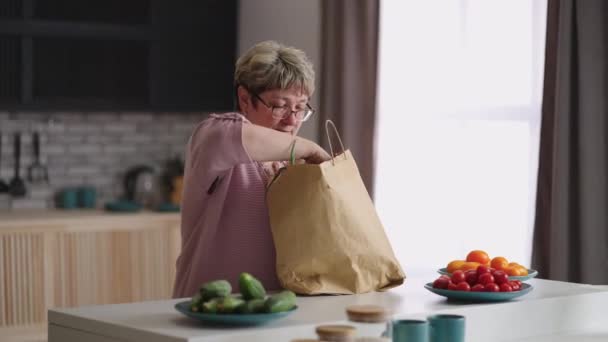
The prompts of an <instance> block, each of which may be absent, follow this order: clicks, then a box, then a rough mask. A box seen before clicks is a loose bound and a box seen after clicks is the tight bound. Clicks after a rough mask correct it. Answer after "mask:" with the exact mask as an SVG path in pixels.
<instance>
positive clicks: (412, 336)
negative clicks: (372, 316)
mask: <svg viewBox="0 0 608 342" xmlns="http://www.w3.org/2000/svg"><path fill="white" fill-rule="evenodd" d="M393 342H429V322H427V321H422V320H416V319H402V320H397V321H394V322H393Z"/></svg>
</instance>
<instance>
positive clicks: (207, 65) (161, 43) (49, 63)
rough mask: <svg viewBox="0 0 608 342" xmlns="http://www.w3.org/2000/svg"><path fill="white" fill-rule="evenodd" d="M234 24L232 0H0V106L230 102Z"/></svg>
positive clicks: (228, 105)
mask: <svg viewBox="0 0 608 342" xmlns="http://www.w3.org/2000/svg"><path fill="white" fill-rule="evenodd" d="M236 34H237V2H236V0H180V1H164V0H130V1H123V0H88V1H81V0H55V1H47V0H2V1H1V2H0V51H2V53H0V110H2V109H4V110H63V109H65V110H82V111H87V110H104V109H108V110H146V111H150V110H152V111H154V110H163V111H169V110H170V111H181V110H185V111H201V110H202V111H225V110H230V109H232V107H233V106H232V104H233V101H232V95H233V89H232V88H233V85H232V76H233V70H234V62H235V60H236V42H237V39H236Z"/></svg>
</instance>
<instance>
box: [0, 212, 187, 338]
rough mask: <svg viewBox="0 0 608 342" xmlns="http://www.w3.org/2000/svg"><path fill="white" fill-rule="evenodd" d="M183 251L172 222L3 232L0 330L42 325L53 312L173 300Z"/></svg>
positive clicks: (71, 226) (0, 252)
mask: <svg viewBox="0 0 608 342" xmlns="http://www.w3.org/2000/svg"><path fill="white" fill-rule="evenodd" d="M96 225H98V226H96ZM179 248H180V235H179V223H178V222H171V221H158V222H146V223H145V224H142V225H134V224H133V222H127V223H124V224H123V223H120V222H113V223H112V224H111V226H108V225H107V223H99V224H95V223H93V224H92V225H87V227H82V226H77V225H65V226H62V227H48V229H40V227H37V228H36V229H33V230H32V231H30V232H28V231H22V230H20V231H12V232H10V231H9V232H6V231H5V232H0V276H1V277H2V281H1V282H0V299H1V300H0V328H2V327H5V326H14V325H26V324H39V323H44V322H46V312H47V309H48V308H54V307H74V306H82V305H97V304H114V303H126V302H137V301H146V300H157V299H168V298H171V292H172V288H173V280H174V277H175V260H176V259H177V256H178V253H179Z"/></svg>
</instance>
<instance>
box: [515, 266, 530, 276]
mask: <svg viewBox="0 0 608 342" xmlns="http://www.w3.org/2000/svg"><path fill="white" fill-rule="evenodd" d="M517 268H518V269H519V275H520V276H527V275H528V269H527V268H525V267H524V266H522V265H519V266H517Z"/></svg>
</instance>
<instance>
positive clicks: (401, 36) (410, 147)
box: [375, 0, 546, 270]
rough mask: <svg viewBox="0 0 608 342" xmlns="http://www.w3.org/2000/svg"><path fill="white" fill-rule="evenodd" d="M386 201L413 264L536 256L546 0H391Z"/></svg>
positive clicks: (380, 141)
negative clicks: (475, 255) (481, 254)
mask: <svg viewBox="0 0 608 342" xmlns="http://www.w3.org/2000/svg"><path fill="white" fill-rule="evenodd" d="M380 18H381V23H380V44H379V74H378V124H377V132H376V133H377V137H378V138H377V164H376V179H375V189H376V193H375V203H376V207H377V209H378V213H379V215H380V217H381V219H382V221H383V223H384V226H385V229H386V231H387V235H388V236H389V238H390V239H391V241H392V244H393V248H394V250H395V253H396V254H397V257H398V258H399V260H400V261H401V262H402V264H403V266H404V267H405V269H406V270H408V269H409V270H412V269H435V268H438V267H444V266H445V264H446V263H447V262H448V261H450V260H453V259H463V258H464V257H465V256H466V253H467V252H468V251H470V250H472V249H484V250H486V251H487V252H488V253H489V254H490V256H499V255H502V256H505V257H507V258H508V259H510V260H513V261H517V262H520V263H522V264H525V265H529V262H530V256H531V241H532V240H531V237H532V224H533V218H534V202H535V192H536V172H537V166H538V162H537V154H538V140H539V121H540V107H541V94H542V75H543V66H544V43H545V24H546V0H544V1H525V0H517V1H508V0H492V1H488V0H483V1H482V0H478V1H475V0H468V1H467V0H460V1H450V2H445V1H410V0H406V1H382V2H381V14H380Z"/></svg>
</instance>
